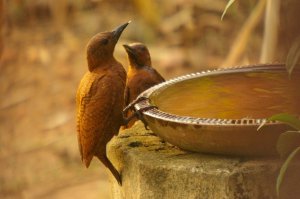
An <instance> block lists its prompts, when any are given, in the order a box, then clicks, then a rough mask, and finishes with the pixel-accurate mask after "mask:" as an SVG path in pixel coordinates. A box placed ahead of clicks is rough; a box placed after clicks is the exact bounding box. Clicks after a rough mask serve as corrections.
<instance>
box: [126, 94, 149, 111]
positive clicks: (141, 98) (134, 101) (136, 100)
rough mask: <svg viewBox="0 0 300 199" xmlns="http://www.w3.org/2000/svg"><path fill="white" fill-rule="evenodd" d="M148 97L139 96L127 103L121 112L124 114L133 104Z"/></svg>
mask: <svg viewBox="0 0 300 199" xmlns="http://www.w3.org/2000/svg"><path fill="white" fill-rule="evenodd" d="M147 99H148V98H147V97H144V96H141V97H139V98H137V99H135V100H133V101H132V102H131V103H130V104H128V106H126V107H125V108H124V109H123V114H125V115H126V113H127V111H129V110H130V109H133V107H134V105H135V104H137V103H139V102H141V101H144V100H147Z"/></svg>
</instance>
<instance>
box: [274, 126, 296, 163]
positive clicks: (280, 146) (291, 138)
mask: <svg viewBox="0 0 300 199" xmlns="http://www.w3.org/2000/svg"><path fill="white" fill-rule="evenodd" d="M299 146H300V131H287V132H284V133H282V134H281V135H280V136H279V138H278V141H277V145H276V148H277V151H278V153H279V155H280V157H282V158H286V157H287V156H288V155H289V154H290V153H291V152H292V151H293V150H294V149H295V148H297V147H299Z"/></svg>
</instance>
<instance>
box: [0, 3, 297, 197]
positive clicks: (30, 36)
mask: <svg viewBox="0 0 300 199" xmlns="http://www.w3.org/2000/svg"><path fill="white" fill-rule="evenodd" d="M261 1H265V0H261ZM258 2H260V1H257V0H256V1H253V0H243V1H237V2H236V3H234V4H233V6H232V7H230V9H229V10H228V13H227V14H226V15H225V17H224V19H223V21H221V19H220V17H221V15H222V12H223V10H224V8H225V6H226V4H227V0H215V1H211V0H165V1H159V0H75V1H71V0H0V23H1V26H0V34H1V37H0V56H1V61H0V94H1V98H0V162H1V163H0V171H1V172H0V198H85V199H92V198H103V199H106V198H110V197H111V196H110V186H109V180H108V177H107V173H106V170H105V168H104V167H103V166H102V164H100V162H99V161H98V160H97V159H95V160H94V161H93V162H92V164H91V167H90V168H89V169H85V167H84V166H83V165H82V164H81V162H80V157H79V152H78V147H77V137H76V129H75V126H76V125H75V93H76V89H77V85H78V84H79V81H80V79H81V77H82V75H83V74H84V73H85V72H86V71H87V64H86V54H85V45H86V43H87V41H88V39H89V38H91V37H92V36H93V35H94V34H95V33H97V32H100V31H105V30H111V29H113V28H114V27H116V26H117V25H119V24H121V23H124V22H126V21H128V20H132V23H131V24H130V25H129V26H128V27H127V29H126V30H125V31H124V33H123V35H122V36H121V39H120V41H119V44H118V45H117V46H116V48H115V57H116V58H117V59H118V60H119V61H120V62H121V63H123V65H124V67H125V68H127V60H126V53H125V50H124V49H123V47H122V45H121V44H124V43H130V42H137V41H139V42H144V43H145V44H146V45H147V46H148V47H149V50H150V53H151V56H152V60H153V66H154V67H155V68H156V69H157V70H158V71H159V72H160V73H161V74H162V75H163V76H164V77H165V78H166V79H169V78H172V77H176V76H178V75H183V74H186V73H191V72H195V71H199V70H203V69H208V68H215V67H218V66H223V67H226V66H233V65H241V64H253V63H259V62H261V61H260V57H261V48H262V47H261V46H262V43H263V42H264V37H263V33H264V27H265V25H264V23H265V22H264V16H265V12H264V11H265V5H262V8H263V9H261V10H259V9H256V8H257V5H258V4H259V3H258ZM280 8H281V9H280V12H278V13H275V14H276V15H277V16H278V17H279V19H280V21H279V22H278V23H279V26H278V29H277V30H278V31H276V34H277V33H278V44H277V47H276V50H275V54H274V56H273V58H272V60H269V61H272V62H273V61H274V62H280V61H284V60H285V57H286V53H287V50H288V49H289V48H290V45H291V44H292V42H293V40H294V39H295V38H296V37H297V36H299V33H300V26H299V25H295V24H297V21H296V20H297V19H298V18H297V16H299V14H298V13H297V12H298V11H299V9H300V3H299V2H298V1H297V0H286V1H284V2H282V4H281V7H280ZM253 15H257V19H256V20H254V21H252V23H253V24H250V25H252V26H250V25H249V24H248V23H249V18H250V17H251V16H253ZM233 49H236V50H233Z"/></svg>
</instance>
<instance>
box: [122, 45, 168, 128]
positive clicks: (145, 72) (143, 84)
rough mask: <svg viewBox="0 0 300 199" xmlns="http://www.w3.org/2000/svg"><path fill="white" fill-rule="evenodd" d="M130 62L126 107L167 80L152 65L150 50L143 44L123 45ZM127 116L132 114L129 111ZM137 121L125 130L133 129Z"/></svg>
mask: <svg viewBox="0 0 300 199" xmlns="http://www.w3.org/2000/svg"><path fill="white" fill-rule="evenodd" d="M123 46H124V48H125V50H126V52H127V54H128V61H129V68H128V72H127V82H126V88H125V105H126V106H127V105H129V103H130V102H132V101H133V100H135V99H136V98H137V96H138V95H139V94H141V93H142V92H143V91H145V90H147V89H148V88H150V87H152V86H154V85H156V84H158V83H161V82H164V81H165V79H164V78H163V77H162V76H161V75H160V74H159V73H158V72H157V71H156V70H155V69H154V68H152V64H151V57H150V53H149V50H148V48H147V47H146V46H145V45H144V44H142V43H132V44H129V45H126V44H124V45H123ZM125 114H126V115H127V117H129V115H130V114H131V113H130V112H129V111H128V112H127V113H126V112H125ZM135 121H136V119H132V120H130V122H129V123H128V124H127V125H126V126H125V127H123V128H129V127H131V126H132V125H133V124H134V122H135Z"/></svg>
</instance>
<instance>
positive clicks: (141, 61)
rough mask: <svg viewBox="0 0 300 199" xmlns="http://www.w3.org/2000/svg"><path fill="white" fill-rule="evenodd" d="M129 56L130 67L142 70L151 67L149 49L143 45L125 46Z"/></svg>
mask: <svg viewBox="0 0 300 199" xmlns="http://www.w3.org/2000/svg"><path fill="white" fill-rule="evenodd" d="M123 46H124V48H125V50H126V52H127V54H128V60H129V65H130V67H135V68H141V67H143V66H151V57H150V53H149V50H148V48H147V47H146V46H145V45H144V44H142V43H132V44H129V45H127V44H124V45H123Z"/></svg>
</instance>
